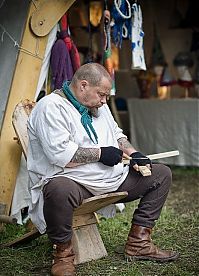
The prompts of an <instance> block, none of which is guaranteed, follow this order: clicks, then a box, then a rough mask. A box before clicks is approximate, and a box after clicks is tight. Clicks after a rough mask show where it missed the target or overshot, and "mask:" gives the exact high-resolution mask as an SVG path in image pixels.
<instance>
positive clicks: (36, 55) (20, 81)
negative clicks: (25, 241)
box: [0, 0, 48, 215]
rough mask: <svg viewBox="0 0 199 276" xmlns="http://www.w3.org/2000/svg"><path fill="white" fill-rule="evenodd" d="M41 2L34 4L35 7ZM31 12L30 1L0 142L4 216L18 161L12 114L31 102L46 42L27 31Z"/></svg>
mask: <svg viewBox="0 0 199 276" xmlns="http://www.w3.org/2000/svg"><path fill="white" fill-rule="evenodd" d="M43 1H44V0H38V1H37V3H42V2H43ZM34 11H35V6H34V4H33V1H31V4H30V8H29V12H28V15H27V21H26V25H25V28H24V33H23V37H22V41H21V45H20V46H21V47H22V48H23V49H26V50H27V51H23V50H20V52H19V54H18V59H17V63H16V67H15V72H14V74H13V80H12V84H11V88H10V94H9V98H8V103H7V107H6V111H5V116H4V121H3V124H2V131H1V138H0V156H1V158H0V203H1V204H5V205H6V208H5V213H4V214H7V215H8V214H9V211H10V206H11V201H12V196H13V192H14V187H15V182H16V176H17V173H18V169H19V164H20V158H21V146H20V145H18V144H17V142H16V141H14V140H13V137H14V136H15V133H14V129H13V126H12V113H13V111H14V108H15V106H16V104H17V103H18V102H20V100H21V99H24V98H29V99H33V98H34V95H35V91H36V88H37V84H38V79H39V74H40V70H41V66H42V61H43V58H44V54H45V49H46V45H47V40H48V36H46V37H42V38H38V37H36V36H35V35H34V34H33V33H32V31H31V30H30V27H29V19H30V17H31V16H32V14H33V12H34ZM31 53H32V54H31Z"/></svg>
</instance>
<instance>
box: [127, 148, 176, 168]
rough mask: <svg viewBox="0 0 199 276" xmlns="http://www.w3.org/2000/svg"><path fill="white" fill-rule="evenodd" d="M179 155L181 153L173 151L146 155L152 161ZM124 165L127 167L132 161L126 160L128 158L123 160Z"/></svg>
mask: <svg viewBox="0 0 199 276" xmlns="http://www.w3.org/2000/svg"><path fill="white" fill-rule="evenodd" d="M177 155H179V151H178V150H173V151H166V152H161V153H155V154H150V155H146V157H148V158H149V159H151V160H156V159H160V158H167V157H172V156H177ZM123 163H124V164H125V165H128V164H129V163H130V159H126V158H125V159H123Z"/></svg>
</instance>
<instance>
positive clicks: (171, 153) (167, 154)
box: [147, 150, 179, 160]
mask: <svg viewBox="0 0 199 276" xmlns="http://www.w3.org/2000/svg"><path fill="white" fill-rule="evenodd" d="M177 155H179V151H178V150H173V151H166V152H161V153H155V154H149V155H147V157H148V158H149V159H151V160H156V159H160V158H167V157H172V156H177Z"/></svg>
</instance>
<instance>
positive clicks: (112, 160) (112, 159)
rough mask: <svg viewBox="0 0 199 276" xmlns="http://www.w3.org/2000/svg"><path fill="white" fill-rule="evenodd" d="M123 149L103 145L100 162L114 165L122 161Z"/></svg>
mask: <svg viewBox="0 0 199 276" xmlns="http://www.w3.org/2000/svg"><path fill="white" fill-rule="evenodd" d="M122 155H123V151H122V150H120V149H118V148H115V147H112V146H110V147H101V155H100V159H99V162H101V163H103V164H104V165H106V166H109V167H113V166H114V165H117V164H118V163H119V162H121V161H122Z"/></svg>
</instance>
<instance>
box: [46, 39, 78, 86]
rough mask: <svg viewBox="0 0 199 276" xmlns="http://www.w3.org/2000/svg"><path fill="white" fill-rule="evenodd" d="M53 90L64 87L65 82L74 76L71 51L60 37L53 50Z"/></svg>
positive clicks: (51, 63)
mask: <svg viewBox="0 0 199 276" xmlns="http://www.w3.org/2000/svg"><path fill="white" fill-rule="evenodd" d="M50 65H51V75H52V80H51V90H55V89H59V88H61V87H62V85H63V82H64V81H67V80H71V79H72V77H73V67H72V63H71V59H70V54H69V51H68V49H67V47H66V45H65V43H64V41H63V40H62V39H58V40H57V41H56V42H55V44H54V45H53V48H52V51H51V59H50Z"/></svg>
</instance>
